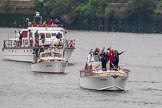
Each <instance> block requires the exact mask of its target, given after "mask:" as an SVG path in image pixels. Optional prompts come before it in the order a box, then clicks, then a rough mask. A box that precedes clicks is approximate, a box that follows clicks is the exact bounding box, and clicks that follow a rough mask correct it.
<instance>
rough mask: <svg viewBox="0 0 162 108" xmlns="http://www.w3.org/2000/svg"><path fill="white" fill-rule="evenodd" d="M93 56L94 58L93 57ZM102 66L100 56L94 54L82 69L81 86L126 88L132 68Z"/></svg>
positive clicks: (101, 88) (103, 88) (111, 88)
mask: <svg viewBox="0 0 162 108" xmlns="http://www.w3.org/2000/svg"><path fill="white" fill-rule="evenodd" d="M92 58H93V59H92ZM109 65H110V62H107V67H106V69H104V68H103V67H102V62H101V59H100V56H98V55H94V56H91V57H90V60H89V61H88V62H87V63H86V65H85V68H84V69H82V70H80V87H81V88H85V89H93V90H124V89H125V85H126V82H127V79H128V77H129V72H130V70H128V69H125V68H123V66H122V65H119V66H118V68H114V69H112V68H110V66H109Z"/></svg>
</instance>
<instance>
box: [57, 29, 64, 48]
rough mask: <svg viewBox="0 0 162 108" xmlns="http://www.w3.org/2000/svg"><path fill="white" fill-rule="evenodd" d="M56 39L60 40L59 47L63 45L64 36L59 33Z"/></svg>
mask: <svg viewBox="0 0 162 108" xmlns="http://www.w3.org/2000/svg"><path fill="white" fill-rule="evenodd" d="M56 38H57V39H58V40H59V45H60V46H61V45H62V43H63V42H62V34H61V33H60V32H58V34H57V35H56Z"/></svg>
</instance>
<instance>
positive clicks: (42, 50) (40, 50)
mask: <svg viewBox="0 0 162 108" xmlns="http://www.w3.org/2000/svg"><path fill="white" fill-rule="evenodd" d="M41 52H44V46H43V45H41V47H40V49H39V54H40V53H41Z"/></svg>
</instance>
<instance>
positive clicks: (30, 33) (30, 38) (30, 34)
mask: <svg viewBox="0 0 162 108" xmlns="http://www.w3.org/2000/svg"><path fill="white" fill-rule="evenodd" d="M29 41H30V46H31V47H32V46H33V37H32V32H31V30H29Z"/></svg>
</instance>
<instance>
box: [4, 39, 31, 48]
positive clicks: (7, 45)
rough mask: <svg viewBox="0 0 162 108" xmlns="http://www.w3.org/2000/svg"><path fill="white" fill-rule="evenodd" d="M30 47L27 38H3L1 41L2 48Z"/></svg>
mask: <svg viewBox="0 0 162 108" xmlns="http://www.w3.org/2000/svg"><path fill="white" fill-rule="evenodd" d="M27 47H32V46H29V42H28V40H22V41H19V40H4V41H3V48H27Z"/></svg>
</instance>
